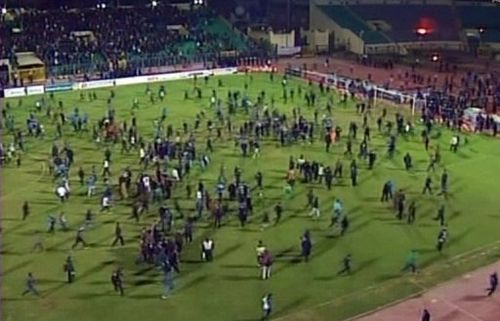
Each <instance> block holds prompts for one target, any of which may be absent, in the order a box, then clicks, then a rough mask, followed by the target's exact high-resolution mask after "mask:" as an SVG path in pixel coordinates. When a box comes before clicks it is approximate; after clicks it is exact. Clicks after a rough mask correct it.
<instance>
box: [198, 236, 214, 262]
mask: <svg viewBox="0 0 500 321" xmlns="http://www.w3.org/2000/svg"><path fill="white" fill-rule="evenodd" d="M213 250H214V241H212V240H211V239H209V238H206V239H205V240H203V242H202V243H201V258H202V259H203V260H204V261H207V262H211V261H212V260H213Z"/></svg>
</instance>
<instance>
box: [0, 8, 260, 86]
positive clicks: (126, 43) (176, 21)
mask: <svg viewBox="0 0 500 321" xmlns="http://www.w3.org/2000/svg"><path fill="white" fill-rule="evenodd" d="M7 16H8V17H6V19H4V20H5V21H4V23H2V24H1V28H0V57H2V58H8V59H9V60H10V61H11V62H12V63H13V64H14V65H15V53H16V52H34V53H36V55H37V56H38V57H40V58H41V59H42V60H43V62H44V63H45V65H46V67H47V70H48V73H49V75H52V76H57V75H62V74H76V73H78V74H81V73H92V72H101V73H102V72H116V71H121V72H123V73H125V74H130V73H132V74H133V73H136V71H137V69H138V68H143V67H151V66H164V65H172V64H181V63H186V62H202V63H208V62H213V61H215V60H217V59H219V58H220V56H221V55H224V53H228V52H229V53H231V54H232V55H233V56H236V55H240V54H246V53H248V52H249V51H250V50H254V52H255V50H256V46H255V44H253V43H250V42H249V40H248V39H247V38H246V37H244V36H243V35H242V34H241V33H237V32H234V30H233V29H232V26H231V25H230V24H229V23H228V22H227V21H226V20H224V19H222V18H220V17H219V16H217V14H216V13H215V12H214V11H212V10H210V9H208V8H206V7H200V8H193V7H189V6H188V7H187V8H186V7H183V6H179V7H178V6H171V5H160V4H159V5H156V6H154V7H152V6H151V5H147V6H146V5H142V6H135V7H132V6H126V7H113V8H111V7H106V8H95V7H92V8H80V9H71V10H67V9H54V10H44V11H40V10H36V9H31V10H26V11H25V10H22V11H21V10H12V11H10V12H9V14H8V15H7Z"/></svg>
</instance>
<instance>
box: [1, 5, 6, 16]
mask: <svg viewBox="0 0 500 321" xmlns="http://www.w3.org/2000/svg"><path fill="white" fill-rule="evenodd" d="M4 14H7V8H5V7H3V8H2V15H4Z"/></svg>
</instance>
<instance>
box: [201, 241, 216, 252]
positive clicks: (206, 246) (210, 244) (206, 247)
mask: <svg viewBox="0 0 500 321" xmlns="http://www.w3.org/2000/svg"><path fill="white" fill-rule="evenodd" d="M213 246H214V242H213V241H212V240H208V241H203V249H204V250H205V251H211V250H212V249H213Z"/></svg>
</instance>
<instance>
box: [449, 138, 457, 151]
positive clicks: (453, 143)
mask: <svg viewBox="0 0 500 321" xmlns="http://www.w3.org/2000/svg"><path fill="white" fill-rule="evenodd" d="M457 149H458V136H456V135H455V136H453V137H452V138H451V142H450V151H452V152H454V153H456V152H457Z"/></svg>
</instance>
